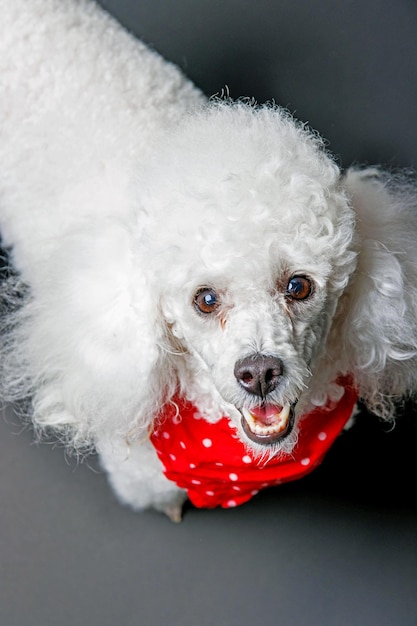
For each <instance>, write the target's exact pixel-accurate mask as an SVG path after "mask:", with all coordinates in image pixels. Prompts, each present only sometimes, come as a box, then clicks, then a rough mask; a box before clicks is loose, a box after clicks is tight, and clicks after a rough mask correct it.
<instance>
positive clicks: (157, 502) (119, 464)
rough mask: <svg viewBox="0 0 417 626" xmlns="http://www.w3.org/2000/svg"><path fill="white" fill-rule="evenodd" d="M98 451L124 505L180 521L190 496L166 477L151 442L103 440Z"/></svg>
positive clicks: (110, 480) (111, 482)
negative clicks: (151, 509)
mask: <svg viewBox="0 0 417 626" xmlns="http://www.w3.org/2000/svg"><path fill="white" fill-rule="evenodd" d="M97 449H98V452H99V455H100V459H101V463H102V466H103V468H104V469H105V470H106V472H107V474H108V478H109V482H110V484H111V485H112V487H113V489H114V491H115V493H116V495H117V497H118V498H119V500H120V501H121V502H122V503H123V504H127V505H129V506H131V507H132V508H133V509H135V510H137V511H141V510H144V509H148V508H153V509H156V510H157V511H160V512H162V513H165V515H167V516H168V517H169V519H170V520H171V521H173V522H180V521H181V518H182V506H183V504H184V502H185V500H186V499H187V495H186V493H185V491H184V490H183V489H180V488H179V487H177V486H176V485H175V483H173V482H172V481H170V480H168V479H167V478H166V477H165V476H164V474H163V472H162V464H161V462H160V460H159V459H158V457H157V455H156V452H155V450H154V448H153V447H152V445H151V444H150V443H149V442H146V443H141V444H139V443H137V442H134V443H132V444H130V443H127V442H126V441H122V440H114V439H113V440H111V441H107V440H106V441H104V440H102V441H100V442H99V444H98V445H97Z"/></svg>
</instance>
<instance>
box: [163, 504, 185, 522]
mask: <svg viewBox="0 0 417 626" xmlns="http://www.w3.org/2000/svg"><path fill="white" fill-rule="evenodd" d="M163 513H165V515H166V516H167V517H169V519H170V520H171V522H174V523H175V524H179V523H180V522H182V504H172V505H169V506H167V507H166V508H165V509H164V510H163Z"/></svg>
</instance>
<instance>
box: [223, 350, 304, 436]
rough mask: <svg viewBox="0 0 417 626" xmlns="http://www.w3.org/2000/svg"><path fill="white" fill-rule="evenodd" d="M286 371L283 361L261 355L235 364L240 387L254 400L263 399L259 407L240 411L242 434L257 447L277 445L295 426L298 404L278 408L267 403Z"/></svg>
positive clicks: (258, 354)
mask: <svg viewBox="0 0 417 626" xmlns="http://www.w3.org/2000/svg"><path fill="white" fill-rule="evenodd" d="M283 371H284V365H283V363H282V361H281V359H279V358H278V357H275V356H272V355H266V354H261V353H255V354H251V355H249V356H247V357H245V358H243V359H240V360H239V361H237V363H236V364H235V369H234V374H235V378H236V380H237V382H238V383H239V385H240V386H241V387H243V389H245V391H246V392H248V393H249V394H251V395H252V396H258V397H259V398H262V402H261V403H260V405H259V406H257V407H254V408H250V409H248V408H246V407H243V408H240V412H241V414H242V428H243V431H244V433H245V434H246V436H247V437H248V438H249V439H250V440H251V441H253V442H255V443H258V444H263V445H271V444H273V443H276V442H277V441H279V440H280V439H283V438H284V437H286V436H287V435H288V434H289V433H290V432H291V430H292V428H293V426H294V406H295V404H289V403H287V404H285V405H284V406H278V405H276V404H273V403H269V402H267V400H266V398H267V396H268V394H270V393H271V392H272V391H274V389H275V388H276V387H277V385H278V384H279V382H280V380H281V379H282V375H283Z"/></svg>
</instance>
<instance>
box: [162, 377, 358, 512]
mask: <svg viewBox="0 0 417 626" xmlns="http://www.w3.org/2000/svg"><path fill="white" fill-rule="evenodd" d="M356 401H357V394H356V392H355V390H354V389H352V387H350V386H349V385H348V386H346V387H345V393H344V395H343V397H342V398H341V400H339V402H337V403H336V404H334V403H333V404H328V405H327V406H326V407H319V408H316V409H314V410H313V411H312V412H311V413H309V414H307V415H305V416H304V417H303V418H302V420H301V423H300V425H299V436H298V443H297V444H296V446H295V448H294V450H293V452H292V453H291V454H290V455H284V454H279V455H277V456H276V457H273V458H271V459H269V460H268V459H267V460H265V461H263V460H260V459H259V458H257V457H256V455H255V454H254V453H253V452H252V451H251V449H250V448H246V447H245V445H244V444H243V443H242V442H241V440H240V439H239V438H238V435H237V432H236V427H235V426H234V425H233V424H232V422H231V421H230V420H229V419H228V418H226V417H223V418H222V419H220V421H218V422H216V423H215V424H210V423H208V422H206V420H205V419H204V418H203V417H202V416H201V415H200V414H199V413H198V411H197V410H196V409H195V407H194V406H193V405H192V404H190V403H189V402H187V401H185V400H182V399H178V398H176V399H175V402H176V404H177V405H178V408H179V413H178V414H177V413H176V412H174V410H173V408H172V407H171V408H169V406H168V407H167V410H166V413H165V414H164V416H163V419H162V420H161V421H159V422H158V424H157V426H156V427H155V429H154V431H153V433H152V435H151V441H152V443H153V445H154V447H155V449H156V452H157V454H158V457H159V459H160V460H161V462H162V464H163V466H164V474H165V476H166V477H167V478H168V479H169V480H172V481H173V482H175V483H176V484H177V485H178V487H181V488H182V489H185V490H186V491H187V494H188V497H189V499H190V500H191V502H192V503H193V504H194V505H195V506H197V507H201V508H213V507H216V506H222V507H224V508H230V507H234V506H237V505H239V504H243V503H244V502H247V501H248V500H250V499H251V498H252V497H253V496H254V495H255V494H257V493H258V491H259V490H260V489H263V488H265V487H271V486H274V485H278V484H280V483H284V482H287V481H290V480H296V479H298V478H301V477H302V476H304V475H305V474H308V473H309V472H311V471H312V470H313V469H314V468H315V467H317V466H318V465H319V464H320V463H321V461H322V460H323V458H324V455H325V454H326V452H327V451H328V450H329V448H330V447H331V445H332V444H333V442H334V440H335V439H336V438H337V436H338V435H339V434H340V432H341V430H342V429H343V428H344V426H345V425H346V422H347V421H348V419H349V418H350V416H351V414H352V411H353V408H354V406H355V403H356Z"/></svg>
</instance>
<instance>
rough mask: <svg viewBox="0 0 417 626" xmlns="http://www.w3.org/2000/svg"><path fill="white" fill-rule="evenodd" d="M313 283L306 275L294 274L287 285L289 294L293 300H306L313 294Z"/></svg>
mask: <svg viewBox="0 0 417 626" xmlns="http://www.w3.org/2000/svg"><path fill="white" fill-rule="evenodd" d="M311 292H312V285H311V282H310V281H309V279H308V278H306V277H305V276H293V277H292V278H291V280H290V281H289V282H288V285H287V294H286V295H287V296H288V297H289V298H291V299H292V300H305V299H306V298H308V297H309V296H310V295H311Z"/></svg>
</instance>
